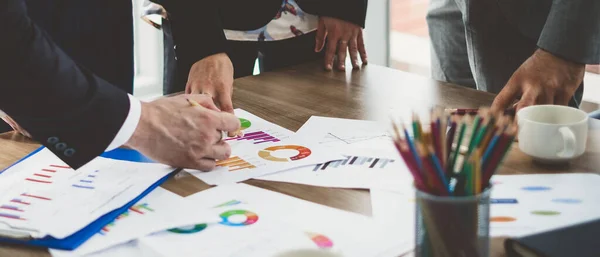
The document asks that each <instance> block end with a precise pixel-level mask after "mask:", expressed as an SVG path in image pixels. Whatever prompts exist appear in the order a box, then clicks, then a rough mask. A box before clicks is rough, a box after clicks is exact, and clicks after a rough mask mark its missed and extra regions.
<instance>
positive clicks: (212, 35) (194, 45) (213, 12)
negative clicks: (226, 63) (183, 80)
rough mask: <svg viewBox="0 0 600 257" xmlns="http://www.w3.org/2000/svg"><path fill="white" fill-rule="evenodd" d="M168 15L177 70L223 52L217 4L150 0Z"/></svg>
mask: <svg viewBox="0 0 600 257" xmlns="http://www.w3.org/2000/svg"><path fill="white" fill-rule="evenodd" d="M151 1H152V2H154V3H157V4H160V5H162V6H163V7H164V8H165V10H167V12H168V14H169V21H170V22H171V29H172V33H173V41H174V42H175V45H176V47H175V54H176V56H177V65H178V69H183V70H185V71H186V72H187V71H188V70H189V69H190V68H191V67H192V65H193V64H194V63H196V62H197V61H200V60H202V59H204V58H205V57H208V56H211V55H215V54H218V53H225V52H226V45H227V44H226V42H227V39H226V38H225V33H224V32H223V25H222V22H221V17H220V16H219V1H205V0H199V1H186V0H151Z"/></svg>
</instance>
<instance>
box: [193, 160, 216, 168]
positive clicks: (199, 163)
mask: <svg viewBox="0 0 600 257" xmlns="http://www.w3.org/2000/svg"><path fill="white" fill-rule="evenodd" d="M194 165H195V167H191V168H192V169H195V170H200V171H211V170H214V169H215V167H216V166H217V163H216V161H215V160H214V159H206V158H203V159H200V160H196V163H194Z"/></svg>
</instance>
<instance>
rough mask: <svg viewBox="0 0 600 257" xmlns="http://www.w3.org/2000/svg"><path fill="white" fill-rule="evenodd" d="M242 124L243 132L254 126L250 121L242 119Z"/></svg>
mask: <svg viewBox="0 0 600 257" xmlns="http://www.w3.org/2000/svg"><path fill="white" fill-rule="evenodd" d="M240 124H241V127H240V129H241V130H244V129H247V128H249V127H250V126H252V122H250V121H249V120H247V119H244V118H240Z"/></svg>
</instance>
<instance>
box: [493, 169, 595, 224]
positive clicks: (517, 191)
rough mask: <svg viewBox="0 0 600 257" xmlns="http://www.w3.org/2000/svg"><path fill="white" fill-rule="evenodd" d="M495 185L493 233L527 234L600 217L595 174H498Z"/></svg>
mask: <svg viewBox="0 0 600 257" xmlns="http://www.w3.org/2000/svg"><path fill="white" fill-rule="evenodd" d="M492 184H493V189H492V196H491V200H490V201H491V211H490V212H491V213H490V233H491V235H492V236H525V235H530V234H536V233H541V232H544V231H548V230H552V229H557V228H560V227H565V226H570V225H574V224H577V223H582V222H585V221H589V220H593V219H598V218H600V198H598V196H600V188H599V187H598V185H599V184H600V176H598V175H596V174H535V175H497V176H494V177H492Z"/></svg>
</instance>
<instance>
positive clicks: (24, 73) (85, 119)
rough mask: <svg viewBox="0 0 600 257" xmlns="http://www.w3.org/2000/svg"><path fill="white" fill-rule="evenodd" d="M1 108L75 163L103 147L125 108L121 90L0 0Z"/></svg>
mask: <svg viewBox="0 0 600 257" xmlns="http://www.w3.org/2000/svg"><path fill="white" fill-rule="evenodd" d="M0 31H2V33H3V37H2V40H0V56H1V58H0V67H2V68H1V69H0V83H1V84H2V86H1V88H0V91H1V94H0V109H2V110H3V111H4V112H6V113H7V114H8V115H10V117H11V118H12V119H14V120H15V121H16V122H17V123H18V124H19V125H20V126H22V127H23V128H25V129H26V130H27V132H29V133H30V134H31V135H32V136H33V138H34V139H36V140H38V141H39V142H40V143H42V144H43V145H45V146H46V147H47V148H48V149H49V150H51V151H52V152H54V153H55V154H56V155H57V156H58V157H59V158H61V159H62V160H64V161H65V162H67V163H68V164H69V165H71V166H72V167H74V168H78V167H80V166H82V165H84V164H85V163H87V162H89V161H90V160H92V159H93V158H95V157H96V156H98V155H99V154H101V153H102V152H104V150H106V149H107V148H108V146H109V144H110V143H111V141H113V139H114V138H115V135H116V134H117V133H118V131H119V130H120V128H121V125H122V124H123V123H124V121H125V119H126V118H127V116H128V114H129V108H130V101H129V99H128V96H127V94H126V93H125V92H122V91H121V90H119V89H117V88H116V87H114V86H112V85H110V84H109V83H108V82H106V81H104V80H102V79H100V78H98V77H96V76H94V75H93V74H92V73H91V72H89V71H87V70H85V69H84V68H82V67H80V66H79V65H77V64H76V63H75V62H74V61H73V60H71V59H70V58H69V57H68V56H67V55H66V54H65V53H64V52H63V51H62V50H61V49H60V48H59V47H57V46H56V45H55V44H54V43H53V42H52V41H51V39H50V37H49V36H48V35H46V34H45V33H44V32H43V31H42V30H41V29H40V28H39V27H37V26H36V25H35V24H34V23H33V22H32V20H31V19H29V17H28V16H27V10H26V6H25V2H24V1H22V0H3V1H0Z"/></svg>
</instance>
